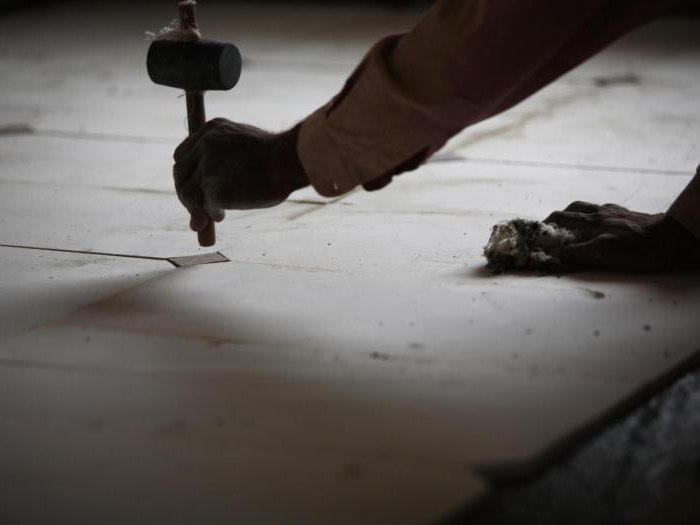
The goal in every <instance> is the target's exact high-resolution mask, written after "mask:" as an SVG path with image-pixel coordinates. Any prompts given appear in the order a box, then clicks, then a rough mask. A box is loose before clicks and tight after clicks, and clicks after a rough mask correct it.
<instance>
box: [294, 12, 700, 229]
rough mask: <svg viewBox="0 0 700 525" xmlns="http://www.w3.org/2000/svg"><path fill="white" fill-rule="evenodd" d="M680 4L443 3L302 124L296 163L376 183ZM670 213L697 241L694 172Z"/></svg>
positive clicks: (324, 180)
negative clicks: (298, 159)
mask: <svg viewBox="0 0 700 525" xmlns="http://www.w3.org/2000/svg"><path fill="white" fill-rule="evenodd" d="M676 3H677V0H586V1H581V2H565V1H562V0H537V1H532V0H440V1H438V2H437V3H436V4H435V5H434V6H433V7H432V8H431V9H430V10H428V12H427V13H426V14H425V15H424V16H423V17H422V18H421V20H420V21H419V22H418V24H417V25H416V26H415V27H414V28H413V29H412V30H411V31H410V32H408V33H405V34H398V35H390V36H388V37H386V38H384V39H382V40H380V41H379V42H378V43H377V44H375V45H374V46H373V47H372V49H371V50H370V51H369V53H368V54H367V55H366V56H365V58H364V59H363V60H362V62H361V63H360V64H359V66H358V67H357V68H356V69H355V71H354V72H353V74H352V75H351V76H350V78H349V79H348V80H347V82H346V83H345V86H344V87H343V89H342V90H341V92H340V93H339V94H338V95H337V96H336V97H334V98H333V99H332V100H331V101H330V102H329V103H328V104H326V105H325V106H323V107H321V108H320V109H318V110H317V111H316V112H314V113H313V114H311V115H310V116H309V117H307V118H306V119H305V120H304V121H303V122H302V125H301V129H300V132H299V141H298V145H297V148H298V153H299V158H300V160H301V163H302V165H303V167H304V170H305V171H306V174H307V175H308V177H309V180H310V181H311V184H312V185H313V187H314V188H315V189H316V191H318V192H319V193H320V194H321V195H325V196H337V195H341V194H343V193H346V192H348V191H350V190H351V189H353V188H354V187H356V186H358V185H364V186H365V187H368V188H369V187H372V188H378V187H381V186H383V185H385V184H387V183H388V182H389V181H390V177H391V176H392V175H394V174H397V173H400V172H402V171H407V170H410V169H415V168H416V167H417V166H419V165H420V164H421V163H422V162H424V161H425V160H426V159H427V158H428V157H429V156H430V155H432V154H433V153H435V152H436V151H437V150H439V149H440V148H441V147H442V146H443V145H444V144H445V143H446V142H447V140H448V139H449V138H450V137H452V136H453V135H455V134H456V133H458V132H459V131H461V130H462V129H464V128H465V127H467V126H469V125H472V124H475V123H477V122H480V121H482V120H484V119H487V118H489V117H491V116H493V115H496V114H498V113H500V112H502V111H505V110H506V109H508V108H510V107H512V106H514V105H515V104H517V103H518V102H520V101H522V100H523V99H525V98H527V97H528V96H530V95H532V94H533V93H535V92H536V91H538V90H539V89H541V88H543V87H544V86H546V85H547V84H549V83H551V82H552V81H553V80H555V79H557V78H558V77H560V76H561V75H563V74H564V73H566V72H567V71H569V70H571V69H572V68H574V67H576V66H577V65H579V64H580V63H581V62H583V61H585V60H586V59H587V58H589V57H590V56H592V55H593V54H595V53H596V52H598V51H600V50H601V49H603V48H604V47H606V46H607V45H608V44H610V43H611V42H612V41H613V40H615V39H616V38H618V37H620V36H622V35H623V34H625V33H627V32H628V31H630V30H632V29H634V28H636V27H638V26H639V25H641V24H643V23H645V22H647V21H649V20H651V19H653V18H655V17H657V16H659V15H660V14H662V13H663V12H665V11H666V10H667V9H668V8H669V7H670V6H672V5H673V4H676ZM669 213H670V214H671V215H672V216H673V217H674V218H675V219H676V220H677V221H678V222H680V223H681V224H683V225H684V226H685V227H686V228H688V229H689V230H690V231H691V232H693V233H694V234H695V235H696V236H698V238H700V171H699V172H698V174H696V176H695V179H694V180H693V181H692V182H691V184H690V185H689V186H688V188H687V189H686V190H685V191H684V192H683V193H682V194H681V195H680V196H679V197H678V199H677V200H676V202H675V203H674V204H673V206H672V207H671V209H670V210H669Z"/></svg>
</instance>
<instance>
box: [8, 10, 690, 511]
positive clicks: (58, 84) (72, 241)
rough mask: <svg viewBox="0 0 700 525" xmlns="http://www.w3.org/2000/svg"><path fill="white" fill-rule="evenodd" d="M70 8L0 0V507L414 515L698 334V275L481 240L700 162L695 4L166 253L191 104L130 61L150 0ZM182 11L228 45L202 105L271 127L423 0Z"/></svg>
mask: <svg viewBox="0 0 700 525" xmlns="http://www.w3.org/2000/svg"><path fill="white" fill-rule="evenodd" d="M80 8H81V9H82V10H83V13H82V15H81V16H83V17H84V19H85V20H89V21H90V23H89V24H85V27H84V28H83V29H84V30H83V31H81V33H80V34H78V33H70V32H65V31H62V30H60V28H61V27H62V24H64V23H67V22H69V21H71V20H73V18H74V11H73V10H72V8H71V4H62V5H56V6H52V7H47V8H45V9H43V10H42V11H40V12H38V13H33V14H29V13H17V14H14V15H10V16H7V17H4V18H0V66H1V67H2V68H3V71H6V72H10V73H11V74H3V75H2V76H1V77H0V188H1V190H2V191H1V193H0V218H1V220H0V245H4V246H5V247H2V248H0V260H1V261H2V267H1V269H0V290H1V293H0V315H1V317H0V376H1V378H2V379H0V414H1V415H0V418H2V419H0V425H1V427H0V471H2V472H4V473H5V474H3V476H2V482H0V483H2V490H1V491H0V493H1V494H2V496H1V498H2V500H3V501H2V504H1V505H0V518H2V522H3V523H42V522H46V517H47V516H52V517H57V518H61V519H63V520H65V521H66V522H83V521H94V520H95V519H96V517H98V516H99V519H100V521H105V516H109V519H107V520H106V521H108V522H109V521H114V522H115V523H118V522H119V523H123V522H124V521H125V520H127V519H128V520H130V521H137V522H144V523H153V522H154V521H156V522H157V521H163V522H165V521H168V522H171V523H172V522H175V523H180V522H182V523H192V522H194V521H200V522H201V521H203V520H204V521H206V522H208V523H219V522H220V523H231V522H232V520H233V521H235V522H236V523H261V522H264V523H269V522H284V523H329V522H333V523H427V522H430V521H433V520H435V519H437V518H438V517H440V516H442V515H444V514H447V513H449V512H450V511H451V510H453V509H454V508H457V507H458V506H461V505H463V504H464V503H466V502H469V501H477V500H478V499H479V498H480V497H481V496H483V494H484V493H485V492H486V491H487V490H488V487H487V484H486V482H485V480H484V479H483V478H482V476H481V475H480V473H479V472H480V469H481V468H482V467H488V466H494V465H511V466H513V465H515V466H520V467H522V468H528V466H532V465H534V464H536V463H537V462H538V461H540V460H541V459H542V458H543V457H544V455H545V454H546V452H547V451H548V450H550V449H551V447H553V446H554V445H556V444H558V443H561V442H562V440H565V439H567V438H569V437H571V436H573V435H575V433H576V432H577V431H578V430H580V429H581V428H584V427H587V426H589V425H591V424H594V423H595V421H596V419H597V418H598V417H599V416H600V415H601V414H603V413H605V412H607V411H609V410H611V409H612V408H614V407H616V406H619V405H620V403H623V402H625V401H626V400H629V399H631V398H632V397H633V396H634V395H635V394H636V393H638V392H639V391H640V390H641V389H643V388H644V387H645V385H647V384H649V383H650V382H652V381H653V380H655V379H656V378H658V377H659V376H661V375H662V374H664V373H666V372H668V371H669V370H670V369H672V368H674V367H677V366H679V365H681V364H682V363H683V362H684V360H686V359H687V358H688V357H690V356H691V355H693V354H694V353H696V352H697V351H698V343H697V341H698V339H700V328H699V327H698V325H697V322H696V320H697V312H698V311H699V309H700V275H697V274H685V275H676V276H662V277H655V278H650V277H629V276H614V275H604V274H579V275H574V276H564V277H560V278H557V277H536V276H529V275H525V276H524V275H517V276H499V277H493V276H490V275H489V274H488V272H486V271H485V270H484V262H483V259H482V257H481V253H480V252H481V247H482V246H483V244H484V243H485V241H486V238H487V237H488V234H489V228H490V226H491V225H492V224H493V223H495V222H497V221H499V220H502V219H507V218H511V217H513V216H523V217H528V218H543V217H544V216H546V215H547V214H548V213H549V212H550V211H552V210H553V209H556V208H561V207H563V206H565V205H566V204H568V203H569V202H570V201H572V200H591V201H595V202H609V201H611V202H617V203H620V204H624V205H627V206H629V207H633V208H637V209H639V210H641V211H657V210H663V209H664V208H665V207H667V206H668V204H669V203H670V202H671V201H672V200H673V198H674V196H675V195H676V194H677V193H678V192H679V191H680V190H681V189H682V188H683V186H684V185H685V184H686V183H687V182H688V181H689V180H690V174H691V173H692V172H693V171H694V167H695V164H696V163H697V162H698V161H699V160H700V147H699V145H698V143H699V142H698V141H699V139H698V137H700V118H698V117H699V116H700V102H698V101H697V97H694V96H693V95H694V91H693V90H694V88H695V86H696V85H697V82H698V80H700V79H699V78H698V77H699V75H700V68H699V67H698V65H699V64H700V42H699V41H698V39H697V37H696V35H697V24H695V25H693V23H692V22H691V21H688V20H677V19H666V20H663V21H660V22H658V23H656V24H654V25H651V26H649V27H647V28H645V29H643V30H641V31H639V32H637V33H635V34H633V35H630V36H629V37H627V38H625V39H623V40H622V41H621V42H619V43H618V44H616V45H615V46H613V47H612V48H610V49H609V50H607V51H605V52H604V53H602V54H601V55H599V56H597V57H595V58H594V59H593V60H592V61H590V62H589V63H587V64H586V65H584V66H583V67H581V68H579V69H577V70H575V71H574V72H572V73H571V74H570V75H567V76H566V77H564V78H562V79H561V80H560V81H558V82H557V83H556V84H554V85H553V86H551V87H550V88H548V89H547V90H545V91H543V92H542V93H540V94H538V95H536V96H535V97H533V98H531V99H530V100H528V101H526V102H525V103H523V104H522V105H520V106H518V107H516V108H514V109H513V110H512V111H510V112H508V113H506V114H504V115H501V116H499V117H496V118H495V119H493V120H492V121H489V122H486V123H483V124H481V125H478V126H475V127H474V128H471V129H468V130H466V131H465V132H463V133H462V134H460V135H459V136H457V137H455V138H454V139H453V140H452V141H451V142H450V144H449V145H448V147H447V148H446V152H447V153H448V154H451V155H452V156H453V157H456V158H457V160H452V161H450V162H432V163H429V164H427V165H426V166H424V167H423V168H421V169H420V170H418V171H417V172H415V173H411V174H407V175H404V176H402V177H399V178H397V179H396V180H395V182H394V183H393V184H392V185H391V186H390V187H389V188H387V189H386V190H384V191H382V192H378V193H372V194H369V193H364V192H361V191H357V192H353V193H351V194H349V195H347V196H345V197H343V198H341V199H336V200H329V199H323V198H321V197H318V196H316V195H314V194H313V192H312V191H310V190H303V191H301V192H299V193H298V194H296V195H294V196H293V198H292V199H291V200H290V201H289V202H287V203H285V204H283V205H281V206H279V207H278V208H275V209H272V210H262V211H251V212H241V213H231V214H230V216H229V219H228V220H227V222H226V223H225V224H223V225H221V227H220V228H219V230H218V233H219V244H218V245H217V249H218V250H220V251H221V253H223V254H224V255H226V256H227V257H228V258H229V259H231V262H228V263H220V264H212V265H207V266H195V267H190V268H182V269H176V268H174V267H173V266H172V265H171V264H170V263H168V262H167V261H166V260H165V259H166V258H169V257H174V256H187V255H195V254H197V253H202V252H201V251H200V250H199V249H198V248H197V247H196V245H195V236H194V235H193V234H192V233H191V232H189V231H188V229H187V220H186V214H185V212H184V210H182V209H181V208H180V206H179V204H178V203H177V200H176V199H175V197H174V195H173V191H172V186H171V175H170V169H171V168H170V166H171V159H170V155H171V151H172V149H173V146H174V145H175V144H176V143H177V142H178V139H179V138H180V137H181V136H182V135H183V134H184V118H183V117H184V110H183V108H182V101H181V100H178V98H177V96H178V94H177V93H176V92H173V91H170V90H167V89H165V88H161V87H157V86H153V85H151V84H150V83H149V82H148V80H147V78H146V76H145V71H144V64H143V62H144V55H145V49H146V46H147V43H146V42H145V41H144V39H143V31H144V30H145V29H154V28H157V27H159V26H160V25H163V24H164V23H165V22H167V21H168V19H169V18H170V17H171V16H172V13H171V11H172V2H152V3H148V4H147V5H146V6H139V7H138V9H137V8H136V7H135V6H133V5H128V4H126V5H122V4H118V3H114V4H110V6H109V8H105V7H104V6H100V7H98V6H97V5H89V4H81V7H80ZM201 16H202V26H203V29H204V30H205V32H206V33H207V34H208V35H209V36H212V37H216V38H221V39H230V40H232V41H234V42H236V43H237V44H239V46H240V48H241V49H242V52H243V54H244V57H245V60H246V66H245V69H244V73H243V77H242V81H241V84H240V85H239V86H238V87H237V88H236V89H235V90H234V91H233V92H231V93H226V94H212V95H211V96H209V105H208V111H209V114H210V116H214V115H217V116H218V115H224V116H228V117H231V118H235V119H239V120H244V121H248V122H251V123H253V124H256V125H259V126H261V127H269V128H276V129H280V128H283V127H285V126H288V125H290V124H291V123H293V122H295V121H297V120H299V119H300V118H303V117H304V116H305V115H306V114H307V113H309V112H310V111H312V110H313V109H314V108H315V107H317V106H319V105H321V104H322V103H324V102H325V101H326V100H327V99H328V98H329V97H330V96H332V95H333V94H334V93H335V92H336V91H337V90H338V89H339V88H340V86H341V85H342V83H343V80H344V78H345V76H346V75H347V74H348V73H349V72H350V70H351V69H352V67H353V64H354V63H356V61H357V60H359V58H360V57H361V56H362V54H363V52H364V51H365V50H366V49H367V47H368V46H369V45H370V44H371V43H372V42H373V41H374V40H375V39H377V38H378V37H380V36H382V35H383V34H385V33H388V32H391V31H397V30H401V29H404V28H408V27H410V25H411V24H412V23H413V21H415V20H416V18H417V16H418V13H417V12H415V11H410V10H409V11H404V10H395V9H380V8H373V7H363V8H351V7H340V8H330V7H320V6H318V5H314V6H301V7H294V8H292V7H288V6H282V5H274V4H273V5H264V6H260V5H259V4H258V5H256V4H255V3H252V2H251V3H247V4H242V5H240V4H238V5H232V4H226V3H218V4H217V3H214V2H211V3H207V4H206V7H203V8H202V9H201ZM37 34H42V35H43V37H42V38H41V39H37V38H34V35H37ZM48 41H50V42H52V45H51V46H47V45H46V42H48ZM88 44H89V45H88ZM10 246H12V247H10ZM30 247H31V248H45V249H51V250H66V252H61V251H47V250H43V249H39V250H36V249H26V248H30ZM86 252H92V253H86ZM98 252H99V253H107V254H112V255H95V253H98ZM121 256H128V257H121ZM598 292H601V293H602V294H603V295H602V296H601V293H598ZM135 516H138V518H137V519H134V517H135Z"/></svg>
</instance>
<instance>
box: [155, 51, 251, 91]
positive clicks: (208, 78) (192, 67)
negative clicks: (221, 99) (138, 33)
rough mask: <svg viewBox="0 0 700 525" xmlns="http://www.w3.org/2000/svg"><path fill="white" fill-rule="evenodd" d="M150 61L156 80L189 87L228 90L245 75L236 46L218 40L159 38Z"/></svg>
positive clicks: (176, 86) (196, 89) (172, 85)
mask: <svg viewBox="0 0 700 525" xmlns="http://www.w3.org/2000/svg"><path fill="white" fill-rule="evenodd" d="M146 64H147V67H148V76H150V77H151V80H152V81H153V82H155V83H156V84H160V85H163V86H170V87H174V88H180V89H184V90H185V91H217V90H218V91H222V90H228V89H231V88H233V87H234V86H235V85H236V84H237V83H238V79H239V78H240V76H241V54H240V52H239V51H238V49H237V48H236V46H234V45H233V44H227V43H222V42H215V41H214V40H195V41H186V42H182V41H176V40H155V41H153V42H152V43H151V47H150V48H149V49H148V58H147V60H146Z"/></svg>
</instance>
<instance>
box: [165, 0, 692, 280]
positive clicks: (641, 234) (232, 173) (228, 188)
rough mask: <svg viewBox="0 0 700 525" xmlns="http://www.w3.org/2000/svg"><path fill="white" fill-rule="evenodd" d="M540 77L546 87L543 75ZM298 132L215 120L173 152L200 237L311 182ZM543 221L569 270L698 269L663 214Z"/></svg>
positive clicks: (583, 207)
mask: <svg viewBox="0 0 700 525" xmlns="http://www.w3.org/2000/svg"><path fill="white" fill-rule="evenodd" d="M601 1H602V0H601ZM650 1H651V0H650ZM654 1H655V0H654ZM443 2H444V4H442V5H447V8H449V7H450V6H449V5H448V4H449V3H452V4H453V8H454V9H455V10H457V9H461V8H462V7H461V6H462V4H460V3H459V2H456V1H455V2H450V1H449V0H448V1H445V0H443ZM477 2H478V0H474V3H477ZM652 3H653V2H652ZM484 5H487V4H484ZM414 32H415V31H414ZM423 78H424V77H423ZM546 78H547V80H549V76H547V77H546ZM554 78H555V75H552V80H553V79H554ZM428 87H429V86H428ZM505 88H507V86H505ZM424 90H425V87H424ZM436 96H437V95H436ZM299 130H300V126H296V127H294V128H292V129H291V130H289V131H286V132H283V133H270V132H267V131H264V130H261V129H258V128H255V127H253V126H248V125H245V124H239V123H235V122H231V121H229V120H226V119H215V120H212V121H210V122H209V123H207V125H206V126H205V128H204V129H203V130H202V131H201V132H199V133H198V134H196V135H194V136H192V137H190V138H188V139H187V140H185V141H184V142H183V143H182V144H181V145H180V146H179V147H178V148H177V150H176V151H175V155H174V157H175V167H174V176H175V186H176V189H177V193H178V197H179V198H180V201H181V202H182V203H183V204H184V205H185V207H186V208H187V209H188V211H189V212H190V215H191V221H190V226H191V227H192V229H194V230H196V231H199V230H201V229H202V228H203V227H204V226H205V225H206V223H207V220H208V217H211V218H213V219H214V220H216V221H221V220H223V218H224V210H225V209H238V210H243V209H251V208H265V207H271V206H275V205H277V204H280V203H281V202H283V201H284V200H285V199H287V197H289V195H290V194H291V193H292V192H293V191H295V190H297V189H300V188H303V187H305V186H308V185H309V184H310V183H311V181H310V180H309V177H307V174H306V173H305V170H304V168H303V166H302V163H301V160H300V158H299V154H298V147H297V146H298V138H299ZM414 160H416V159H413V158H411V159H409V160H408V161H406V162H404V163H399V164H398V166H397V167H395V168H394V169H392V170H391V172H390V173H385V174H381V176H379V177H376V178H374V179H372V180H370V181H369V182H365V183H364V184H363V186H364V188H365V189H367V190H378V189H381V188H383V187H384V186H386V185H387V184H388V183H389V182H390V181H391V176H393V175H396V174H399V173H401V172H403V171H406V170H408V169H414V168H415V167H416V166H417V165H419V164H420V161H422V160H424V159H422V158H418V159H417V160H418V161H417V162H414ZM698 170H699V172H700V167H699V168H698ZM698 177H700V173H698ZM465 198H469V196H468V195H465ZM545 221H546V222H551V223H555V224H558V225H560V226H564V227H567V228H569V229H571V230H573V231H574V232H575V234H576V235H577V241H576V243H575V244H572V245H570V246H569V247H568V248H567V249H565V250H564V252H563V253H562V254H561V258H562V260H563V262H564V264H565V265H566V267H567V268H569V269H572V270H576V269H598V270H613V271H622V272H668V271H676V270H687V269H700V239H698V238H697V237H696V236H694V235H693V234H692V233H691V232H690V231H688V230H687V229H686V228H685V227H683V226H682V225H680V224H679V223H677V222H676V221H675V220H674V219H673V218H671V217H670V216H668V215H666V214H663V213H660V214H652V215H650V214H646V213H638V212H634V211H630V210H627V209H625V208H622V207H620V206H616V205H613V204H606V205H603V206H598V205H595V204H589V203H584V202H575V203H572V204H571V205H569V206H568V207H567V208H566V209H565V210H563V211H557V212H554V213H552V214H551V215H550V216H549V217H547V218H546V219H545Z"/></svg>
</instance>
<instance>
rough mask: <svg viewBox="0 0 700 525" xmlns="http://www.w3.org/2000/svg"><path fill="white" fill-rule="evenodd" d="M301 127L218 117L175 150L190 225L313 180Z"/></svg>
mask: <svg viewBox="0 0 700 525" xmlns="http://www.w3.org/2000/svg"><path fill="white" fill-rule="evenodd" d="M297 136H298V127H295V128H293V129H291V130H290V131H287V132H284V133H279V134H274V133H269V132H267V131H263V130H262V129H258V128H255V127H253V126H248V125H245V124H237V123H235V122H231V121H229V120H226V119H214V120H212V121H210V122H208V123H207V124H206V126H205V127H204V128H203V129H202V131H200V132H199V133H197V134H196V135H193V136H192V137H190V138H188V139H186V140H185V141H184V142H183V143H182V144H180V146H178V148H177V149H176V150H175V155H174V157H175V166H174V168H173V176H174V178H175V189H176V190H177V196H178V198H179V199H180V202H182V204H183V205H184V206H185V208H187V210H188V211H189V212H190V216H191V220H190V227H191V228H192V229H193V230H195V231H200V230H202V229H203V228H204V227H205V226H206V224H207V222H208V220H209V218H211V219H212V220H215V221H217V222H220V221H222V220H223V219H224V215H225V213H224V210H226V209H229V210H247V209H253V208H268V207H271V206H276V205H277V204H280V203H281V202H283V201H284V200H285V199H286V198H287V197H289V194H290V193H292V192H293V191H295V190H297V189H299V188H303V187H304V186H307V185H308V184H309V181H308V179H307V177H306V175H305V174H304V170H303V168H302V166H301V162H300V161H299V157H298V156H297V152H296V143H297Z"/></svg>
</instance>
